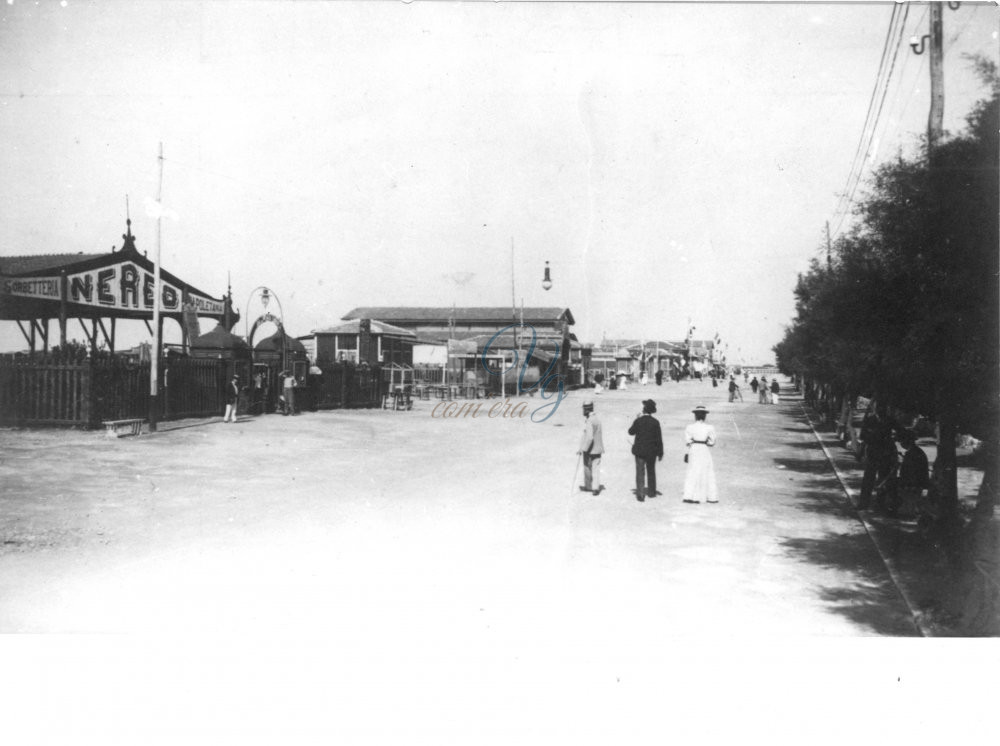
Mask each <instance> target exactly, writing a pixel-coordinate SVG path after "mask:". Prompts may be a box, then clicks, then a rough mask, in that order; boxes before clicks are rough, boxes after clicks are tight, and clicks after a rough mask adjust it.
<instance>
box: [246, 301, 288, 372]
mask: <svg viewBox="0 0 1000 746" xmlns="http://www.w3.org/2000/svg"><path fill="white" fill-rule="evenodd" d="M257 291H260V304H261V306H263V307H264V313H262V314H261V315H260V316H258V317H257V319H256V320H255V321H254V323H253V329H252V330H251V329H250V313H249V311H250V303H251V301H253V297H254V294H255V293H257ZM271 298H274V302H275V303H277V304H278V316H277V318H275V316H274V315H273V314H271V313H270V312H269V311H268V310H267V306H268V304H269V303H270V302H271ZM264 321H274V322H275V323H276V324H277V327H278V331H280V332H281V369H282V370H285V369H286V359H285V358H286V354H287V351H286V349H285V348H286V344H285V342H286V340H285V311H284V309H283V308H282V307H281V300H280V299H279V298H278V295H277V293H275V292H274V291H273V290H271V289H270V288H268V287H265V286H263V285H261V286H259V287H255V288H254V289H253V290H251V291H250V297H249V298H247V317H246V320H245V323H246V340H247V344H248V345H250V355H251V356H252V355H253V339H252V337H251V334H252V333H253V332H254V331H256V330H257V327H258V326H259V325H260V324H261V323H262V322H264ZM251 359H252V358H251Z"/></svg>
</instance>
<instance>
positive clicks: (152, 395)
mask: <svg viewBox="0 0 1000 746" xmlns="http://www.w3.org/2000/svg"><path fill="white" fill-rule="evenodd" d="M158 160H159V161H160V186H159V189H158V190H157V193H156V200H157V202H159V214H158V215H157V218H156V261H155V263H154V264H153V348H152V350H151V351H150V352H151V354H150V356H149V432H151V433H155V432H156V427H157V422H158V421H159V419H160V408H159V407H160V397H159V388H160V381H159V375H160V371H159V368H160V348H161V347H162V346H163V343H162V341H161V340H160V333H161V319H160V296H161V295H162V293H163V291H162V290H161V288H160V243H161V238H162V227H163V143H162V142H161V143H160V157H159V159H158Z"/></svg>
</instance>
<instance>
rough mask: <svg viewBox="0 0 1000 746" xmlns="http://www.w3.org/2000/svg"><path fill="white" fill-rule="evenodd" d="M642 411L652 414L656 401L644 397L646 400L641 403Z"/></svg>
mask: <svg viewBox="0 0 1000 746" xmlns="http://www.w3.org/2000/svg"><path fill="white" fill-rule="evenodd" d="M642 411H644V412H647V413H649V414H653V413H654V412H655V411H656V402H655V401H653V400H652V399H646V401H644V402H643V403H642Z"/></svg>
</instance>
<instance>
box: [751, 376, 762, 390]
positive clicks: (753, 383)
mask: <svg viewBox="0 0 1000 746" xmlns="http://www.w3.org/2000/svg"><path fill="white" fill-rule="evenodd" d="M759 386H760V381H758V380H757V376H754V377H753V380H751V381H750V390H751V391H753V392H754V393H755V394H756V393H757V388H758V387H759Z"/></svg>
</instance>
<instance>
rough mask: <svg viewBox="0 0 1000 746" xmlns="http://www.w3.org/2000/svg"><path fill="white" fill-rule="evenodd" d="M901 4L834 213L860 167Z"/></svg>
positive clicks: (895, 8)
mask: <svg viewBox="0 0 1000 746" xmlns="http://www.w3.org/2000/svg"><path fill="white" fill-rule="evenodd" d="M898 12H899V6H898V5H895V4H894V5H893V6H892V15H891V16H890V17H889V28H888V29H887V30H886V35H885V42H884V43H883V45H882V56H881V58H880V59H879V63H878V72H876V73H875V85H874V86H873V87H872V92H871V95H870V96H869V98H868V110H867V111H866V112H865V121H864V124H863V125H862V127H861V136H860V137H859V138H858V145H857V147H856V148H855V150H854V156H853V157H852V158H851V168H850V170H849V171H848V172H847V183H846V184H845V186H844V191H843V193H842V194H841V195H840V199H839V200H838V201H837V206H836V208H835V209H834V215H836V214H837V213H839V212H840V211H841V209H843V208H844V200H845V195H846V194H847V192H848V191H849V187H850V183H851V180H852V178H853V176H854V172H855V170H856V169H857V168H858V164H859V158H860V156H861V153H862V152H863V150H862V149H863V145H864V141H865V133H866V132H867V131H868V124H869V122H870V121H871V116H872V112H873V111H874V110H875V99H876V97H877V96H878V90H879V87H880V85H881V84H882V73H883V71H884V70H885V63H886V60H887V59H888V58H889V45H890V42H891V40H892V36H893V29H894V27H895V24H896V20H897V18H898Z"/></svg>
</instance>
